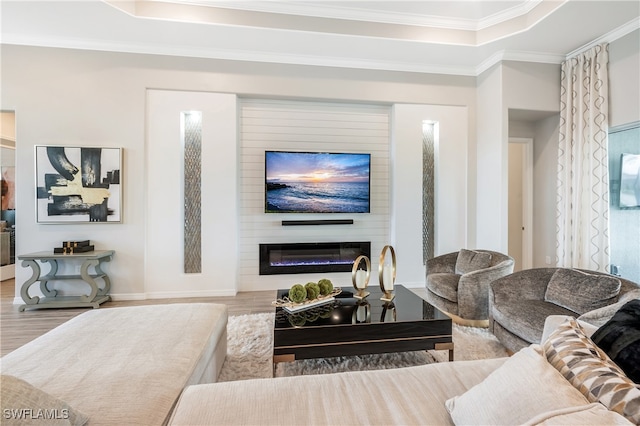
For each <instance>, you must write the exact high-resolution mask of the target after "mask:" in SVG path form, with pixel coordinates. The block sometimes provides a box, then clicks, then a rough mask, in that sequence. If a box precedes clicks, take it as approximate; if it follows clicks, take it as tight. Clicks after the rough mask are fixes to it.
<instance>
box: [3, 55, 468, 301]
mask: <svg viewBox="0 0 640 426" xmlns="http://www.w3.org/2000/svg"><path fill="white" fill-rule="evenodd" d="M0 66H1V67H2V68H1V71H2V92H1V94H0V96H1V98H0V107H1V108H2V109H5V110H13V111H15V112H16V128H17V135H18V141H17V150H16V153H17V160H16V162H17V185H18V190H17V200H16V201H17V210H18V212H20V213H19V215H18V218H17V252H18V253H29V252H34V251H41V250H50V249H52V248H53V247H54V246H56V245H58V244H59V243H60V242H61V241H63V240H66V239H91V240H93V241H94V242H95V244H96V247H97V248H101V249H105V248H110V249H114V250H115V251H116V255H115V257H114V259H113V261H112V262H110V263H109V264H107V265H106V266H105V270H106V271H108V272H109V273H110V275H111V276H112V293H113V294H116V295H118V296H119V297H120V298H132V297H140V295H143V294H145V293H146V288H147V285H146V282H147V280H148V278H147V277H146V275H145V268H144V265H145V256H146V249H145V240H146V237H145V229H146V225H145V224H146V220H147V217H146V208H145V206H144V200H145V197H146V195H145V194H146V190H147V188H146V183H145V178H146V166H145V162H146V152H145V137H146V135H145V111H146V93H147V90H148V89H159V90H180V91H196V92H216V93H227V94H237V95H238V96H239V97H244V98H255V97H261V98H274V99H283V98H288V99H297V100H315V101H318V100H321V101H329V102H347V103H354V102H355V103H365V104H370V105H391V104H393V103H417V104H434V105H462V106H465V107H466V108H467V113H468V116H467V120H468V122H470V123H472V122H473V120H474V119H473V114H474V108H475V79H474V78H472V77H458V76H445V75H426V74H418V73H401V72H385V71H367V70H354V69H339V68H329V67H311V66H295V65H282V64H269V63H249V62H233V61H221V60H209V59H197V58H182V57H167V56H153V55H137V54H123V53H112V52H95V51H82V50H70V49H53V48H36V47H27V46H11V45H3V46H2V63H1V64H0ZM467 131H468V134H467V135H466V137H467V139H468V140H474V139H475V128H474V126H469V127H468V129H467ZM53 143H61V144H70V145H82V144H89V143H90V144H92V145H93V144H94V145H100V146H113V147H122V148H124V159H123V162H124V173H123V179H124V188H123V210H124V212H123V223H122V224H86V225H38V224H36V223H35V197H34V196H33V191H34V188H35V183H34V171H33V164H34V160H33V146H34V145H46V144H53ZM398 166H399V167H401V166H402V165H398ZM167 250H177V249H173V248H167ZM176 255H177V256H178V255H179V253H176ZM16 269H17V271H16V283H17V284H18V285H17V289H16V291H17V293H16V295H19V290H20V284H21V283H22V282H24V281H25V280H26V279H27V278H28V277H29V276H30V270H29V269H26V268H23V267H21V266H18V265H17V268H16ZM180 285H181V283H180V282H176V283H175V286H176V288H179V286H180Z"/></svg>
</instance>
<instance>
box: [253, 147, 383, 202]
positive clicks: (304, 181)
mask: <svg viewBox="0 0 640 426" xmlns="http://www.w3.org/2000/svg"><path fill="white" fill-rule="evenodd" d="M370 170H371V154H360V153H332V152H285V151H266V152H265V212H267V213H369V212H370V209H371V198H370V192H371V190H370V187H371V183H370V181H371V172H370Z"/></svg>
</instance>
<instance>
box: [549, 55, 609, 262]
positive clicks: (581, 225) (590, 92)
mask: <svg viewBox="0 0 640 426" xmlns="http://www.w3.org/2000/svg"><path fill="white" fill-rule="evenodd" d="M608 62H609V58H608V45H607V44H606V43H605V44H601V45H598V46H595V47H593V48H592V49H589V50H588V51H586V52H584V53H581V54H579V55H576V56H575V57H573V58H570V59H568V60H567V61H565V62H563V64H562V75H561V91H560V97H561V100H560V131H559V134H560V135H559V145H558V180H557V184H558V188H557V189H558V191H557V215H556V218H557V221H556V225H557V226H556V261H557V265H558V266H561V267H569V268H585V269H591V270H597V271H603V272H604V271H607V270H608V268H609V187H608V183H609V166H608V159H607V147H608V115H609V112H608V105H609V100H608V98H609V97H608V75H607V74H608V70H607V66H608Z"/></svg>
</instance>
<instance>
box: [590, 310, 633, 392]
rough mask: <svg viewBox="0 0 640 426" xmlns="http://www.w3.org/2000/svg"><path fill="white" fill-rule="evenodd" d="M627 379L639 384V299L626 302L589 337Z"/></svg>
mask: <svg viewBox="0 0 640 426" xmlns="http://www.w3.org/2000/svg"><path fill="white" fill-rule="evenodd" d="M591 340H593V342H594V343H595V344H596V345H598V346H599V347H600V348H601V349H602V350H603V351H605V352H606V353H607V355H609V358H611V359H612V360H613V362H615V363H616V364H617V365H618V367H620V368H621V369H622V371H624V372H625V374H626V375H627V377H629V378H630V379H631V380H633V381H634V382H635V383H639V384H640V299H634V300H631V301H630V302H627V303H626V304H625V305H624V306H623V307H622V308H620V310H619V311H618V312H616V313H615V314H614V315H613V317H612V318H611V319H610V320H609V321H607V322H606V323H605V324H604V325H603V326H602V327H600V328H599V329H598V330H597V331H596V332H595V333H594V334H593V336H591Z"/></svg>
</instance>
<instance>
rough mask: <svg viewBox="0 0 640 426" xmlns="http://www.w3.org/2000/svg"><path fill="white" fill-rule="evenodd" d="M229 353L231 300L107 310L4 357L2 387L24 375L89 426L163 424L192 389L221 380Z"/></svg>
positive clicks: (89, 313)
mask: <svg viewBox="0 0 640 426" xmlns="http://www.w3.org/2000/svg"><path fill="white" fill-rule="evenodd" d="M226 353H227V307H226V305H221V304H212V303H180V304H167V305H150V306H136V307H120V308H101V309H95V310H92V311H87V312H84V313H82V314H81V315H79V316H77V317H75V318H73V319H71V320H70V321H68V322H66V323H64V324H62V325H60V326H59V327H56V328H55V329H53V330H51V331H50V332H48V333H46V334H44V335H42V336H40V337H39V338H37V339H35V340H33V341H32V342H30V343H28V344H26V345H24V346H22V347H20V348H18V349H16V350H15V351H13V352H11V353H9V354H7V355H6V356H4V357H3V358H2V359H1V368H2V375H3V383H2V385H3V387H4V386H5V381H6V384H9V383H13V382H12V380H13V378H9V376H13V377H17V378H18V379H22V380H23V381H24V382H26V383H27V384H30V385H32V386H33V387H34V388H35V389H36V390H38V391H43V392H44V393H46V394H45V395H48V396H50V397H52V398H57V399H60V400H62V401H64V402H65V403H67V404H68V405H69V406H70V407H71V408H72V409H73V410H77V411H78V412H80V413H83V414H84V415H86V417H88V419H89V423H88V424H90V425H98V424H105V425H107V424H108V425H125V424H126V425H162V424H165V423H167V421H168V419H169V416H170V415H171V412H172V410H173V407H174V405H175V404H176V402H177V400H178V398H179V397H180V394H181V393H182V391H183V389H184V388H185V387H187V386H189V385H194V384H200V383H211V382H215V381H216V379H217V376H218V373H219V372H220V369H221V368H222V364H223V362H224V359H225V356H226ZM5 390H6V389H3V393H4V391H5ZM4 405H5V404H4V402H3V407H4ZM29 408H32V409H37V408H38V407H29ZM43 408H44V409H51V408H53V407H51V406H49V407H43ZM58 414H59V413H58Z"/></svg>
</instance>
